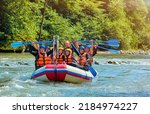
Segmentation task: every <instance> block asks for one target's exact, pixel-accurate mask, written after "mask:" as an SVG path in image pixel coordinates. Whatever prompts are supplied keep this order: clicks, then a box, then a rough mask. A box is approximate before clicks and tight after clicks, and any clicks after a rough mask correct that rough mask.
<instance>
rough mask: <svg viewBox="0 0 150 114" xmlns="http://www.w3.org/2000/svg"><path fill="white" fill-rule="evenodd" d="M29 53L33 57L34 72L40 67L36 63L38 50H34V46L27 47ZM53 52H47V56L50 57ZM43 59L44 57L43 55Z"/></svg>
mask: <svg viewBox="0 0 150 114" xmlns="http://www.w3.org/2000/svg"><path fill="white" fill-rule="evenodd" d="M28 47H29V52H30V53H31V54H32V55H33V56H34V57H35V70H37V69H39V68H40V67H41V66H37V64H36V62H37V60H38V59H39V53H38V50H37V49H35V48H34V46H32V45H29V46H28ZM52 52H53V50H51V51H49V52H47V55H50V54H51V53H52ZM43 57H44V55H43Z"/></svg>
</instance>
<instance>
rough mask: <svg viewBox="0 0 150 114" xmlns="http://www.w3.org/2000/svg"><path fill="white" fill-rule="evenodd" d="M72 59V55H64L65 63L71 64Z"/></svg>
mask: <svg viewBox="0 0 150 114" xmlns="http://www.w3.org/2000/svg"><path fill="white" fill-rule="evenodd" d="M72 61H73V57H72V55H69V56H65V62H66V64H71V63H72Z"/></svg>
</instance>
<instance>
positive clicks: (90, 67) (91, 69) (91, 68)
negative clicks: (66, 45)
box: [71, 43, 97, 77]
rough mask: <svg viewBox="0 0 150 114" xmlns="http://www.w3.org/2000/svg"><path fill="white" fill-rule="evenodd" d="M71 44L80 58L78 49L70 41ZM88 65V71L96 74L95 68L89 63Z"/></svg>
mask: <svg viewBox="0 0 150 114" xmlns="http://www.w3.org/2000/svg"><path fill="white" fill-rule="evenodd" d="M71 46H72V47H73V49H74V51H75V53H76V54H77V55H78V56H79V57H81V58H82V55H81V54H80V53H79V51H78V50H77V48H76V46H75V45H74V44H73V43H71ZM88 67H89V70H90V72H91V73H92V75H93V76H94V77H95V76H96V75H97V72H96V70H95V69H94V68H93V67H92V66H90V65H88Z"/></svg>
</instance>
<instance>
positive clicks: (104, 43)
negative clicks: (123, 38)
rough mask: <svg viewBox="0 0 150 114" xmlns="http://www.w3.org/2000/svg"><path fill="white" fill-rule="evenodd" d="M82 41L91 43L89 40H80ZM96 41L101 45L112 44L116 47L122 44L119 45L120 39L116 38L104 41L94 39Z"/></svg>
mask: <svg viewBox="0 0 150 114" xmlns="http://www.w3.org/2000/svg"><path fill="white" fill-rule="evenodd" d="M79 42H80V43H84V44H90V42H89V41H87V40H83V41H79ZM94 42H95V43H100V45H102V46H111V47H115V48H118V47H119V46H120V45H119V41H118V40H115V39H112V40H109V41H102V42H99V41H94Z"/></svg>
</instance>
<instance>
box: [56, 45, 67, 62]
mask: <svg viewBox="0 0 150 114" xmlns="http://www.w3.org/2000/svg"><path fill="white" fill-rule="evenodd" d="M58 53H59V57H58V58H57V63H58V64H63V63H64V61H65V55H64V48H63V47H59V49H58Z"/></svg>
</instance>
